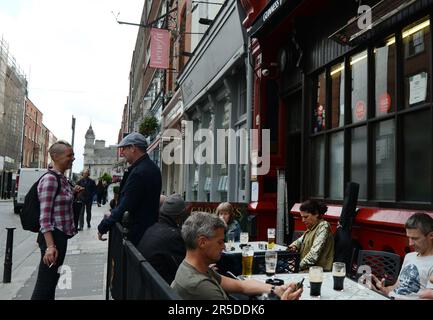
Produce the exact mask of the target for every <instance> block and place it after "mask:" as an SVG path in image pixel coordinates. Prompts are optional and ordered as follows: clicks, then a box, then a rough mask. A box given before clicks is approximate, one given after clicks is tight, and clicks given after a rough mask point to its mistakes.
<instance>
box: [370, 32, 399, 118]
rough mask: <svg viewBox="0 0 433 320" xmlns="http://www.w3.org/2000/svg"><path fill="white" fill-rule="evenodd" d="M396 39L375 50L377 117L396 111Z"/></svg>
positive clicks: (390, 39)
mask: <svg viewBox="0 0 433 320" xmlns="http://www.w3.org/2000/svg"><path fill="white" fill-rule="evenodd" d="M395 61H396V49H395V37H391V38H388V39H387V40H385V43H384V44H382V45H379V46H377V47H376V48H375V49H374V62H375V71H376V72H375V95H376V99H375V100H376V116H381V115H384V114H388V113H392V112H394V110H395Z"/></svg>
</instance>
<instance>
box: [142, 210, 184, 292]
mask: <svg viewBox="0 0 433 320" xmlns="http://www.w3.org/2000/svg"><path fill="white" fill-rule="evenodd" d="M137 249H138V251H140V253H141V254H142V255H143V257H144V258H146V259H147V261H149V262H150V264H151V265H152V267H154V268H155V270H156V271H158V273H159V274H160V275H161V277H163V278H164V280H165V281H167V283H168V284H171V283H172V282H173V280H174V277H175V275H176V271H177V268H178V267H179V265H180V264H181V262H182V261H183V259H184V258H185V254H186V250H185V243H184V241H183V239H182V234H181V231H180V228H179V227H178V226H177V225H176V223H175V222H174V221H173V220H172V219H171V218H170V217H166V216H161V217H160V221H159V222H157V223H155V224H154V225H153V226H151V227H150V228H149V229H147V230H146V232H145V233H144V236H143V238H141V241H140V243H139V245H138V247H137Z"/></svg>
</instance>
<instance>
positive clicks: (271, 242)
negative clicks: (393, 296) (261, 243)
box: [268, 228, 275, 249]
mask: <svg viewBox="0 0 433 320" xmlns="http://www.w3.org/2000/svg"><path fill="white" fill-rule="evenodd" d="M274 246H275V228H268V248H269V249H273V248H274Z"/></svg>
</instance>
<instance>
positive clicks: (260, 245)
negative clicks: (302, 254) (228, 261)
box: [224, 241, 287, 254]
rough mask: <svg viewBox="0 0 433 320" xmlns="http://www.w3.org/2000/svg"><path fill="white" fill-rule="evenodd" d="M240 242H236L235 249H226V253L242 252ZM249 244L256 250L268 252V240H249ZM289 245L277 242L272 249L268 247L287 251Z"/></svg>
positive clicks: (273, 249)
mask: <svg viewBox="0 0 433 320" xmlns="http://www.w3.org/2000/svg"><path fill="white" fill-rule="evenodd" d="M240 244H241V243H240V242H234V248H235V249H234V250H231V251H227V250H224V253H228V254H230V253H242V249H241V248H240ZM248 244H249V245H251V246H252V247H253V250H254V252H266V251H267V249H266V248H267V245H268V243H267V242H266V241H250V242H248ZM227 246H228V243H226V249H227ZM286 249H287V247H285V246H282V245H279V244H275V245H274V247H273V248H272V249H268V250H270V251H286Z"/></svg>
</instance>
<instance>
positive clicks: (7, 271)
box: [3, 228, 15, 283]
mask: <svg viewBox="0 0 433 320" xmlns="http://www.w3.org/2000/svg"><path fill="white" fill-rule="evenodd" d="M6 230H7V231H8V236H7V240H6V253H5V264H4V266H5V267H4V272H3V283H10V282H11V276H12V249H13V246H14V230H15V228H6Z"/></svg>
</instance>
